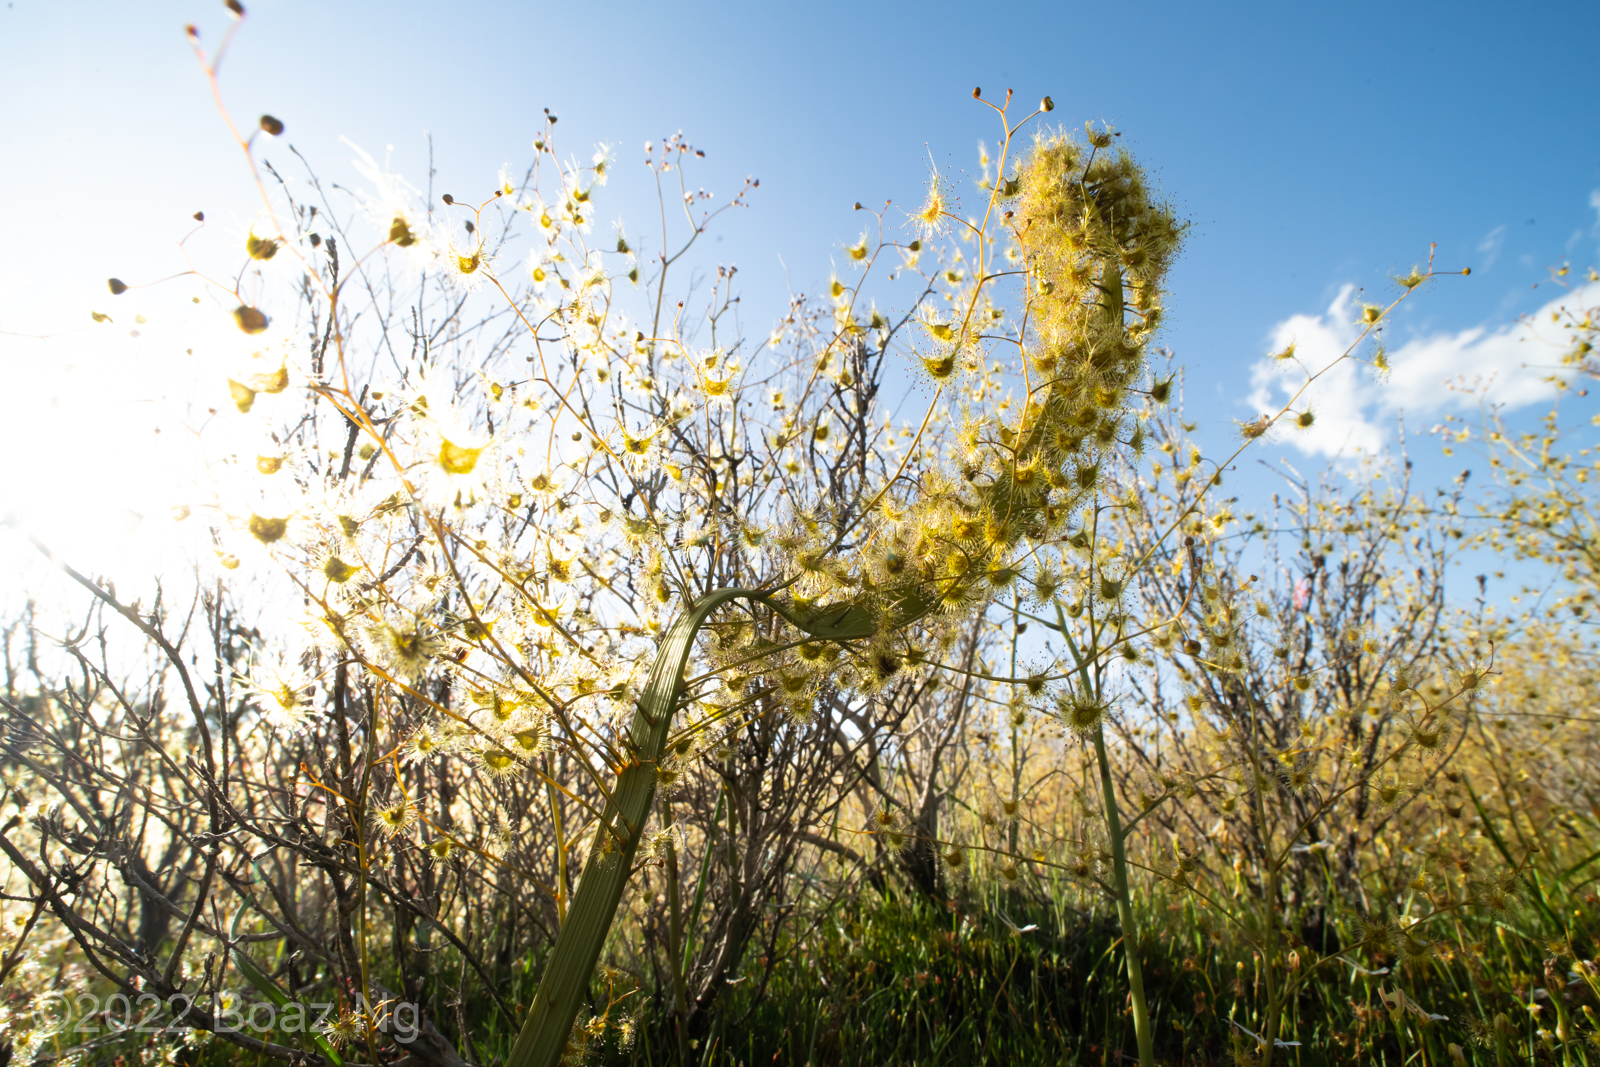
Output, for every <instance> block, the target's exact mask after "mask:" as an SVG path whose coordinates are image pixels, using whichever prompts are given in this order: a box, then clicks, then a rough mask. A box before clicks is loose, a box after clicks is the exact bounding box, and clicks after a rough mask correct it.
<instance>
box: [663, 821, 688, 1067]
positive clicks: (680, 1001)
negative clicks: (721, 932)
mask: <svg viewBox="0 0 1600 1067" xmlns="http://www.w3.org/2000/svg"><path fill="white" fill-rule="evenodd" d="M670 810H671V809H670V808H668V807H667V806H666V805H662V815H663V817H664V818H670V815H669V814H668V813H669V812H670ZM666 859H667V906H668V909H669V911H670V926H669V927H668V930H667V966H668V967H669V968H670V969H671V970H672V1015H673V1029H674V1030H676V1031H677V1034H678V1063H680V1064H682V1065H684V1067H687V1065H688V1063H689V1035H688V1033H687V1032H686V1027H687V1025H688V1022H689V996H688V991H687V990H686V989H685V988H684V984H683V957H682V948H683V903H682V900H681V899H680V894H679V892H678V848H677V846H676V845H675V844H673V843H672V841H671V840H670V839H669V840H668V841H667V856H666Z"/></svg>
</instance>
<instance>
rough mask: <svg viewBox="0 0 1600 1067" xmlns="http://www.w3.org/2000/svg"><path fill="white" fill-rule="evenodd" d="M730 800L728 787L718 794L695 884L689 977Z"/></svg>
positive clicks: (687, 937) (686, 954)
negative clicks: (713, 859) (714, 855)
mask: <svg viewBox="0 0 1600 1067" xmlns="http://www.w3.org/2000/svg"><path fill="white" fill-rule="evenodd" d="M727 799H728V791H727V787H726V786H724V787H723V790H722V792H720V793H718V794H717V810H716V811H714V812H712V814H711V833H710V834H708V835H707V837H706V847H705V854H704V855H703V856H701V857H700V879H699V881H697V882H695V884H694V903H693V904H691V905H689V922H688V924H687V925H686V926H685V934H684V942H683V975H684V979H685V980H687V979H688V977H689V964H690V962H691V961H692V960H693V959H694V948H695V945H694V932H695V930H696V929H697V928H698V927H699V925H700V905H701V904H703V903H704V902H705V899H706V878H707V877H709V876H710V874H711V853H712V851H713V850H714V849H715V847H716V846H715V842H716V833H717V824H718V823H720V822H721V821H722V805H723V802H724V801H726V800H727Z"/></svg>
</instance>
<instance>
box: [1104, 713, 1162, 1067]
mask: <svg viewBox="0 0 1600 1067" xmlns="http://www.w3.org/2000/svg"><path fill="white" fill-rule="evenodd" d="M1094 755H1095V759H1096V760H1097V761H1098V762H1099V764H1100V797H1101V801H1102V803H1103V804H1104V806H1105V820H1106V836H1107V837H1109V838H1110V839H1111V885H1112V889H1113V890H1114V892H1115V894H1116V899H1117V922H1118V923H1119V924H1120V925H1121V927H1122V954H1123V956H1124V957H1126V959H1127V962H1128V999H1129V1001H1130V1002H1131V1004H1132V1006H1133V1035H1134V1038H1135V1040H1136V1041H1138V1043H1139V1067H1155V1063H1156V1051H1155V1035H1154V1034H1153V1033H1152V1032H1151V1029H1150V1008H1149V1005H1148V1004H1147V1003H1146V1001H1145V997H1144V971H1143V970H1142V969H1141V968H1140V965H1139V921H1138V919H1137V918H1136V917H1135V916H1134V913H1133V899H1132V898H1131V897H1130V896H1129V894H1128V856H1127V851H1126V849H1125V848H1124V844H1123V839H1122V814H1121V812H1119V811H1118V810H1117V794H1116V791H1115V790H1114V789H1113V788H1112V784H1111V761H1110V760H1109V759H1107V757H1106V736H1105V730H1104V729H1103V728H1102V727H1101V726H1100V725H1098V724H1097V725H1096V726H1095V728H1094Z"/></svg>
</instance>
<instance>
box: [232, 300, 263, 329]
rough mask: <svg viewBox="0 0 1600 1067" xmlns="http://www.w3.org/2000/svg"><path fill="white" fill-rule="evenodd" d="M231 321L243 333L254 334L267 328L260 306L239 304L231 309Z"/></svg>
mask: <svg viewBox="0 0 1600 1067" xmlns="http://www.w3.org/2000/svg"><path fill="white" fill-rule="evenodd" d="M233 321H234V322H235V323H236V324H237V325H238V327H239V329H241V330H243V331H244V332H245V333H250V334H255V333H260V332H261V331H263V330H265V329H266V328H267V322H268V319H267V316H266V314H265V313H264V312H262V311H261V309H260V308H253V307H249V306H247V305H245V304H240V305H239V306H238V307H236V308H234V309H233Z"/></svg>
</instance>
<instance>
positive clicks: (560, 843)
mask: <svg viewBox="0 0 1600 1067" xmlns="http://www.w3.org/2000/svg"><path fill="white" fill-rule="evenodd" d="M544 788H545V792H546V793H547V794H548V795H549V797H550V827H551V829H552V830H553V831H554V832H555V835H556V919H557V921H558V922H559V923H560V925H562V926H565V925H566V924H567V839H566V835H565V832H564V831H563V829H562V826H561V797H560V796H559V795H558V794H557V793H556V787H555V782H554V780H553V778H546V779H545V783H544Z"/></svg>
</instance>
